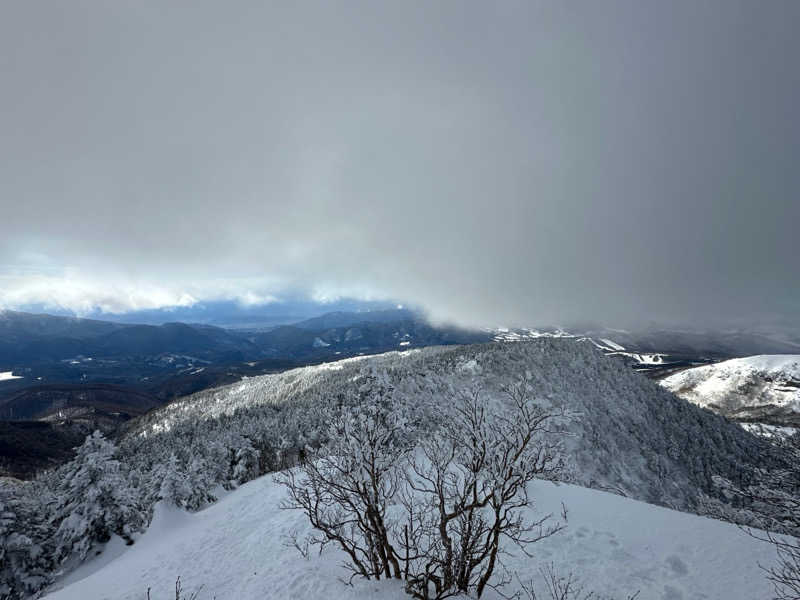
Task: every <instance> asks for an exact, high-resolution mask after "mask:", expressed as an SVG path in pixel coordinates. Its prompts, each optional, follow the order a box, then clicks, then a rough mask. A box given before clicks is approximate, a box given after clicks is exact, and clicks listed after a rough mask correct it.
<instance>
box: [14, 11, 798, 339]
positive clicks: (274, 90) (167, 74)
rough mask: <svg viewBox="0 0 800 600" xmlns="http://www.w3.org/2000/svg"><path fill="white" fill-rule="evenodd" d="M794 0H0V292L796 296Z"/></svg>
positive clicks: (732, 305)
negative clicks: (312, 0) (212, 0)
mask: <svg viewBox="0 0 800 600" xmlns="http://www.w3.org/2000/svg"><path fill="white" fill-rule="evenodd" d="M799 24H800V2H797V1H796V0H786V1H780V0H771V1H769V2H757V1H755V0H752V1H749V2H736V1H734V0H720V1H718V2H701V1H697V0H690V1H687V2H676V1H669V2H663V1H658V2H646V1H642V0H631V1H630V2H608V1H604V2H596V1H594V0H592V1H587V2H570V1H562V0H553V1H552V2H545V3H541V2H534V1H525V2H520V3H513V2H510V1H503V2H444V1H437V2H406V1H397V2H374V1H369V2H363V3H362V2H356V1H353V0H347V1H343V2H336V3H334V2H328V3H319V4H318V3H306V2H272V3H271V2H265V1H259V2H215V3H210V2H202V1H196V0H194V1H191V2H162V1H159V2H154V1H153V2H147V1H144V2H106V1H99V0H98V1H95V2H85V1H79V0H72V1H70V2H60V1H56V0H52V1H42V2H30V1H28V0H21V1H13V0H6V1H4V2H3V3H2V4H0V86H1V91H0V306H6V307H19V306H24V305H26V304H30V303H44V304H52V305H61V306H66V307H69V308H73V309H75V310H79V311H81V310H87V309H88V308H89V307H92V306H95V307H97V306H99V307H100V308H102V309H105V310H112V311H124V310H128V309H131V308H143V307H155V306H163V305H170V304H189V303H191V302H193V301H198V300H199V301H202V300H209V299H215V298H216V299H218V298H238V299H241V300H242V301H244V302H250V303H257V302H261V301H267V300H269V299H270V298H273V297H280V295H281V294H283V293H287V290H292V291H297V290H300V291H303V292H304V293H308V294H310V295H315V296H317V297H327V298H330V297H334V296H336V295H354V296H359V297H371V298H382V297H388V298H395V299H398V300H405V301H411V302H416V303H419V304H421V305H422V306H425V307H427V308H428V309H430V310H431V311H433V313H434V315H436V316H439V317H445V318H449V319H454V320H456V321H459V322H462V323H469V324H489V325H495V324H509V325H514V324H540V323H564V322H568V321H572V320H575V319H589V320H592V321H595V322H602V323H605V324H608V325H617V326H626V325H630V324H632V323H637V322H641V321H650V320H655V321H663V322H682V323H686V324H691V325H703V324H707V323H711V322H725V321H730V322H738V323H746V322H748V321H749V320H757V319H763V318H765V317H781V318H788V319H789V320H791V319H796V318H798V317H800V115H798V107H800V66H799V65H798V59H799V58H800V35H798V33H797V30H798V25H799Z"/></svg>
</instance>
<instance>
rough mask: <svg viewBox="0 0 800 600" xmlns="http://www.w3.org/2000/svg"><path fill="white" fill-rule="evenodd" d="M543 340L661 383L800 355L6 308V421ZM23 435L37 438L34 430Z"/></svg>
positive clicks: (632, 339)
mask: <svg viewBox="0 0 800 600" xmlns="http://www.w3.org/2000/svg"><path fill="white" fill-rule="evenodd" d="M535 338H575V339H586V340H589V341H591V343H592V344H594V345H595V346H596V347H598V348H600V349H601V350H602V351H603V352H604V353H605V354H608V355H612V356H615V357H617V358H619V359H620V360H622V361H624V362H626V363H628V364H629V365H630V366H632V367H633V368H634V369H635V370H638V371H642V372H644V373H645V374H647V375H648V376H649V377H652V378H661V377H664V376H667V375H670V374H673V373H676V372H679V371H681V370H684V369H687V368H690V367H696V366H698V365H705V364H710V363H713V362H717V361H720V360H724V359H729V358H733V357H741V356H747V355H749V354H753V353H759V354H763V353H770V354H772V353H795V354H800V342H798V340H794V339H791V338H786V337H780V336H769V335H765V334H761V333H751V334H748V333H743V332H728V333H725V332H723V333H720V332H710V333H702V332H683V331H669V330H651V331H643V332H629V331H620V330H614V329H600V328H588V327H587V328H585V329H573V330H569V331H567V330H564V329H562V328H558V327H545V328H539V329H530V328H529V329H483V330H474V329H464V328H459V327H454V326H444V325H433V324H431V323H430V322H429V321H428V320H427V319H426V318H425V317H424V315H422V314H420V313H418V312H416V311H414V310H409V309H405V308H385V307H379V308H377V309H376V310H369V311H335V312H330V313H326V314H322V315H316V316H313V317H311V318H308V319H304V320H300V321H298V322H295V323H292V324H281V325H270V326H258V327H241V328H238V329H225V328H221V327H217V326H214V325H209V324H206V323H179V322H169V323H163V324H159V325H150V324H132V323H118V322H109V321H101V320H96V319H85V318H76V317H71V316H54V315H47V314H31V313H24V312H15V311H0V420H20V419H22V420H39V421H49V422H51V423H64V424H69V426H70V427H73V426H76V425H80V427H82V428H84V429H88V430H91V429H93V428H101V429H103V430H105V431H113V430H114V429H115V428H116V427H117V426H118V425H119V424H120V423H122V422H125V421H126V420H128V419H130V418H132V417H135V416H137V415H140V414H143V413H145V412H147V411H148V410H151V409H152V408H153V407H155V406H160V405H161V404H164V403H166V402H169V401H171V400H173V399H175V398H178V397H181V396H185V395H188V394H192V393H194V392H198V391H201V390H204V389H208V388H211V387H215V386H219V385H225V384H229V383H233V382H236V381H239V380H241V379H242V378H245V377H253V376H258V375H264V374H270V373H277V372H281V371H285V370H287V369H291V368H295V367H300V366H304V365H313V364H318V363H323V362H328V361H333V360H339V359H342V358H347V357H352V356H360V355H367V354H377V353H381V352H386V351H390V350H409V349H414V348H421V347H425V346H438V345H451V344H473V343H482V342H489V341H503V342H515V341H521V340H528V339H535ZM23 433H24V434H25V435H26V436H30V435H33V436H34V437H35V433H32V430H30V428H27V429H25V430H24V432H23ZM12 434H13V436H17V435H22V434H21V433H20V431H16V430H15V431H13V432H11V433H9V435H12ZM1 438H2V436H1V435H0V445H2V443H3V441H2V439H1ZM59 452H61V451H60V450H59ZM44 454H45V455H43V456H42V460H43V461H44V462H43V463H42V464H50V463H49V462H48V461H49V460H51V459H54V458H53V457H48V456H46V453H44ZM59 456H62V454H59Z"/></svg>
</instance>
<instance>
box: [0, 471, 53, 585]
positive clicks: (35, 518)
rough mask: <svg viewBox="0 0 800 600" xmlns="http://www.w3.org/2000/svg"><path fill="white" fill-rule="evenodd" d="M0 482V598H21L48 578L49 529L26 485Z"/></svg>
mask: <svg viewBox="0 0 800 600" xmlns="http://www.w3.org/2000/svg"><path fill="white" fill-rule="evenodd" d="M25 486H26V487H23V485H13V486H11V485H5V484H0V598H2V599H4V600H12V599H16V598H23V597H25V596H27V595H28V594H32V593H34V592H36V591H37V590H39V589H40V588H41V587H42V586H44V585H46V584H47V583H49V581H50V576H51V573H52V570H53V567H54V565H53V562H52V559H51V557H52V549H51V548H49V547H48V543H49V539H50V536H51V534H52V531H51V530H50V529H49V528H48V524H47V522H46V521H45V520H43V519H42V513H43V507H42V506H41V504H40V503H38V502H37V501H36V498H35V497H34V496H31V495H30V494H29V493H28V490H27V489H26V488H27V487H30V485H29V484H25Z"/></svg>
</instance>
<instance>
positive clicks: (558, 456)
mask: <svg viewBox="0 0 800 600" xmlns="http://www.w3.org/2000/svg"><path fill="white" fill-rule="evenodd" d="M505 392H506V402H505V403H503V406H502V408H498V409H497V410H490V407H489V405H488V403H489V400H488V399H486V398H483V397H482V394H481V392H480V389H479V388H475V389H474V390H472V391H471V392H470V393H462V394H459V395H458V397H457V398H456V399H455V402H454V406H453V414H452V415H451V418H450V419H449V420H448V421H447V422H446V423H445V425H444V426H443V427H442V429H441V431H440V432H439V434H438V435H437V436H435V437H434V438H431V439H429V440H426V441H425V442H423V443H422V444H421V445H420V449H419V453H418V454H417V455H416V456H412V457H411V458H410V460H409V466H410V468H409V470H408V473H407V477H406V482H407V485H408V488H409V489H410V490H412V492H413V494H412V495H411V497H412V498H415V499H416V502H417V510H416V512H417V513H418V514H424V515H425V518H422V519H419V520H418V521H417V522H416V523H413V522H411V520H409V525H408V528H409V529H410V530H412V531H417V533H416V537H417V538H418V539H417V540H415V541H416V542H417V543H419V542H420V541H422V542H425V543H426V544H427V545H425V546H422V547H421V548H420V547H419V546H418V547H417V553H418V554H419V555H420V557H419V558H418V559H417V560H415V561H413V565H412V567H411V568H410V569H408V570H409V576H408V577H407V586H406V589H407V591H408V592H409V593H410V594H411V595H412V596H414V597H416V598H420V599H423V600H427V599H428V598H436V599H441V598H447V597H449V596H451V595H455V594H459V593H468V592H472V591H474V593H475V595H476V596H477V597H479V598H480V597H481V595H482V594H483V592H484V591H485V589H486V587H487V586H489V587H493V586H497V585H500V584H502V583H504V582H505V581H500V582H497V581H494V580H493V579H492V578H493V575H494V574H495V569H496V567H497V565H498V560H499V557H500V555H501V553H502V551H503V547H502V545H501V541H502V540H503V539H505V540H507V541H509V542H511V543H512V544H513V545H515V546H516V547H517V548H519V549H520V550H521V551H522V552H524V553H525V554H528V550H527V547H528V546H529V545H530V544H533V543H534V542H537V541H539V540H541V539H544V538H546V537H549V536H551V535H554V534H555V533H557V532H559V531H561V529H563V527H564V525H563V524H562V523H557V522H551V515H545V516H543V517H541V518H539V519H535V520H532V521H531V520H526V519H525V518H524V516H523V513H522V511H521V509H523V508H525V507H530V506H531V505H532V504H533V501H532V499H531V498H530V496H529V495H528V487H527V486H528V484H529V483H530V482H531V481H532V480H534V479H550V480H555V479H557V477H558V475H559V474H560V473H561V471H562V470H563V467H564V458H563V452H562V450H561V445H560V441H559V440H558V438H557V437H553V436H552V434H554V433H560V431H559V429H558V427H557V426H556V422H557V420H558V417H563V416H564V415H563V413H561V412H559V411H550V410H547V409H545V408H543V407H542V406H541V405H539V404H537V403H535V402H533V401H532V399H531V398H529V397H528V394H527V392H526V390H525V385H524V383H521V384H518V385H516V386H513V387H510V388H508V389H506V390H505ZM407 512H409V511H408V508H407ZM415 525H416V526H415ZM431 588H433V589H431Z"/></svg>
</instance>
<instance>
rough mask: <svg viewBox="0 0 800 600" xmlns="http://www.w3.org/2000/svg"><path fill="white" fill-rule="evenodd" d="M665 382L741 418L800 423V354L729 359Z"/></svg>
mask: <svg viewBox="0 0 800 600" xmlns="http://www.w3.org/2000/svg"><path fill="white" fill-rule="evenodd" d="M661 384H662V385H663V386H664V387H665V388H667V389H668V390H671V391H672V392H674V393H676V394H677V395H679V396H680V397H682V398H685V399H686V400H689V401H691V402H694V403H695V404H698V405H700V406H707V407H709V408H711V409H713V410H715V411H717V412H719V413H721V414H724V415H727V416H731V417H735V418H740V419H748V420H752V419H763V418H767V419H770V418H772V419H777V420H784V421H786V422H789V423H791V422H796V423H798V424H800V355H798V354H777V355H761V356H750V357H747V358H736V359H733V360H726V361H724V362H720V363H717V364H714V365H707V366H703V367H696V368H693V369H687V370H685V371H681V372H680V373H676V374H675V375H671V376H669V377H667V378H665V379H663V380H662V381H661Z"/></svg>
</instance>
